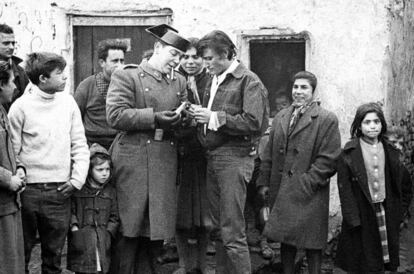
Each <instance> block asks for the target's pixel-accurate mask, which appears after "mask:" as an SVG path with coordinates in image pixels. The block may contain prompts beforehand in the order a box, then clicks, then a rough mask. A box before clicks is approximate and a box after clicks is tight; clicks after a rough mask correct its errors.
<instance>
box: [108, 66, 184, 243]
mask: <svg viewBox="0 0 414 274" xmlns="http://www.w3.org/2000/svg"><path fill="white" fill-rule="evenodd" d="M184 97H185V98H184ZM182 99H183V100H185V99H186V82H185V79H184V77H183V76H182V75H179V74H178V73H176V76H175V78H174V79H167V78H166V76H163V75H161V74H160V73H159V72H158V71H156V70H155V69H154V68H152V67H151V66H150V65H149V64H148V63H147V62H146V61H144V62H142V63H141V64H140V65H139V66H132V67H131V66H127V67H125V69H124V70H118V71H115V72H114V73H113V74H112V78H111V84H110V85H109V90H108V94H107V97H106V113H107V120H108V123H109V125H110V126H112V127H113V128H115V129H118V130H120V131H122V133H120V134H118V135H117V137H116V138H115V140H114V142H113V144H112V154H111V155H112V160H113V163H114V179H115V180H116V190H117V197H118V208H119V215H120V219H121V232H122V234H123V236H125V237H138V236H139V235H140V234H141V233H140V231H141V229H142V227H143V224H144V220H145V219H147V218H148V217H149V223H150V237H151V239H153V240H162V239H169V238H171V237H173V236H174V234H175V228H176V226H175V224H176V208H177V200H176V176H177V148H176V141H175V140H174V138H173V137H172V135H173V134H172V132H171V131H167V130H165V131H164V138H163V140H162V141H155V140H154V128H155V119H154V114H155V112H157V111H164V110H172V109H174V108H176V107H178V106H179V105H180V100H182ZM145 236H146V235H145Z"/></svg>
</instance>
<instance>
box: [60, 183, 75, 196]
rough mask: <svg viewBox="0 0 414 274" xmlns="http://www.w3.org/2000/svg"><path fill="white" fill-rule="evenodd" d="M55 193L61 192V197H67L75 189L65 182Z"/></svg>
mask: <svg viewBox="0 0 414 274" xmlns="http://www.w3.org/2000/svg"><path fill="white" fill-rule="evenodd" d="M57 191H59V192H61V193H62V195H63V196H65V197H68V196H70V195H72V193H73V191H75V187H74V186H73V185H72V183H71V182H66V183H65V184H63V185H61V186H60V187H58V189H57Z"/></svg>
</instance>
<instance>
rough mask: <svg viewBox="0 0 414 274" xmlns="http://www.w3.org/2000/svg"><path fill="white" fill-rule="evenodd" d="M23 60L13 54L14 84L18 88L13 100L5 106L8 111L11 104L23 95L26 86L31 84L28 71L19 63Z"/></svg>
mask: <svg viewBox="0 0 414 274" xmlns="http://www.w3.org/2000/svg"><path fill="white" fill-rule="evenodd" d="M22 61H23V60H22V59H20V58H19V57H17V56H12V58H11V66H12V70H13V74H14V84H15V85H16V89H15V90H14V92H13V97H12V102H11V103H9V104H5V106H4V108H5V109H6V111H8V110H9V108H10V106H11V104H12V103H13V102H14V101H16V100H17V98H19V97H20V96H22V95H23V93H24V90H25V89H26V86H27V85H28V84H29V77H27V74H26V72H25V71H24V69H23V68H22V67H21V66H20V65H19V64H20V63H21V62H22Z"/></svg>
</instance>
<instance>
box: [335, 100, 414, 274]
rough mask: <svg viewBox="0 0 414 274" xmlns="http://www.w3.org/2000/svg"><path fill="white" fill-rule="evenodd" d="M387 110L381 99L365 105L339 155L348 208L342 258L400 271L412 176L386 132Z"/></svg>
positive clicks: (348, 263)
mask: <svg viewBox="0 0 414 274" xmlns="http://www.w3.org/2000/svg"><path fill="white" fill-rule="evenodd" d="M386 131H387V124H386V122H385V118H384V113H383V111H382V109H381V107H380V106H379V105H378V104H377V103H367V104H363V105H361V106H360V107H359V108H358V109H357V112H356V115H355V118H354V121H353V123H352V126H351V136H352V139H351V140H350V141H349V142H348V143H347V144H346V145H345V147H344V149H343V151H342V153H341V155H340V156H339V159H338V188H339V196H340V200H341V209H342V216H343V222H342V232H341V234H340V236H339V243H338V250H337V254H336V264H337V265H338V266H339V267H340V268H342V269H344V270H346V271H348V272H354V273H374V272H375V273H384V271H385V270H388V271H396V270H397V267H398V265H399V258H398V253H399V228H400V223H401V221H402V219H403V213H404V212H405V210H406V208H407V207H408V203H407V201H409V200H410V199H411V192H410V191H406V190H407V189H408V190H410V189H411V179H410V177H409V176H407V174H408V173H407V172H406V170H405V168H404V166H403V165H402V163H401V162H400V152H399V151H398V150H397V149H396V148H395V147H394V146H393V145H391V144H390V143H389V142H388V141H387V140H386V139H385V138H384V134H385V132H386Z"/></svg>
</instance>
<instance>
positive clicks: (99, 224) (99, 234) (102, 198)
mask: <svg viewBox="0 0 414 274" xmlns="http://www.w3.org/2000/svg"><path fill="white" fill-rule="evenodd" d="M73 225H77V226H78V227H79V230H78V231H75V232H72V231H70V232H69V235H68V263H67V265H68V266H67V268H68V269H69V270H72V271H75V272H84V273H95V272H96V266H97V262H96V248H98V250H99V256H100V264H101V267H102V270H103V273H107V272H108V271H109V265H110V262H111V254H110V249H111V239H112V238H114V237H115V233H116V232H117V229H118V226H119V217H118V208H117V202H116V192H115V188H114V187H112V186H111V185H110V184H108V183H107V184H106V185H105V186H104V188H103V189H96V188H92V187H90V185H89V184H88V183H86V184H85V186H84V187H83V188H82V189H81V190H80V191H78V192H76V193H75V194H74V195H73V196H72V218H71V226H73Z"/></svg>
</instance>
